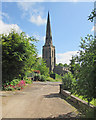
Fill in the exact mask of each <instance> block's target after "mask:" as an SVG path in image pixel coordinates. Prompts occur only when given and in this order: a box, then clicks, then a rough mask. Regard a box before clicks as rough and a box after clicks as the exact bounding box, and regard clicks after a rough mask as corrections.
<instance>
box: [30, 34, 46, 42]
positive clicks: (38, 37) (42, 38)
mask: <svg viewBox="0 0 96 120" xmlns="http://www.w3.org/2000/svg"><path fill="white" fill-rule="evenodd" d="M32 36H33V37H34V38H36V39H37V40H39V41H43V42H45V36H40V35H39V34H38V33H34V34H32Z"/></svg>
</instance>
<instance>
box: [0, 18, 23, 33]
mask: <svg viewBox="0 0 96 120" xmlns="http://www.w3.org/2000/svg"><path fill="white" fill-rule="evenodd" d="M12 29H14V30H15V31H16V32H17V33H20V32H22V30H21V29H20V27H19V26H18V25H17V24H6V23H4V22H3V21H2V20H0V34H3V33H4V34H8V33H9V32H11V30H12Z"/></svg>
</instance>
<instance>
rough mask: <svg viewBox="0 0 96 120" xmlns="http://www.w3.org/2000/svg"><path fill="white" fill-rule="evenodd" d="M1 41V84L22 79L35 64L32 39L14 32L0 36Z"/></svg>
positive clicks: (35, 53)
mask: <svg viewBox="0 0 96 120" xmlns="http://www.w3.org/2000/svg"><path fill="white" fill-rule="evenodd" d="M0 38H1V41H2V82H3V83H4V82H6V81H11V80H13V79H14V78H19V77H20V76H21V77H23V76H24V75H25V74H26V71H28V70H30V69H31V68H32V67H33V64H34V63H35V60H36V56H37V52H36V47H35V45H34V44H33V41H35V40H34V38H33V37H27V36H26V34H25V33H24V32H22V33H20V34H18V33H16V32H15V31H14V30H13V31H12V32H10V33H9V35H4V34H2V35H0Z"/></svg>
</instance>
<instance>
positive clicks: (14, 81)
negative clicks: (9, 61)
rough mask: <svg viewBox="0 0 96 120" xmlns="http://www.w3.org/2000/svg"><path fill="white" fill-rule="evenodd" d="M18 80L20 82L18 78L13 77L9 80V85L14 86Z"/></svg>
mask: <svg viewBox="0 0 96 120" xmlns="http://www.w3.org/2000/svg"><path fill="white" fill-rule="evenodd" d="M19 82H20V80H19V79H14V80H12V81H11V82H10V85H12V86H15V85H17V84H19Z"/></svg>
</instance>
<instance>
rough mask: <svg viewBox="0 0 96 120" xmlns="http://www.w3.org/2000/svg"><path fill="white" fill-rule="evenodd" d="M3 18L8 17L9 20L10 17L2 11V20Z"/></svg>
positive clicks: (0, 15) (0, 14) (0, 16)
mask: <svg viewBox="0 0 96 120" xmlns="http://www.w3.org/2000/svg"><path fill="white" fill-rule="evenodd" d="M3 17H6V18H7V19H9V16H8V14H7V13H4V12H1V11H0V19H2V18H3Z"/></svg>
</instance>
